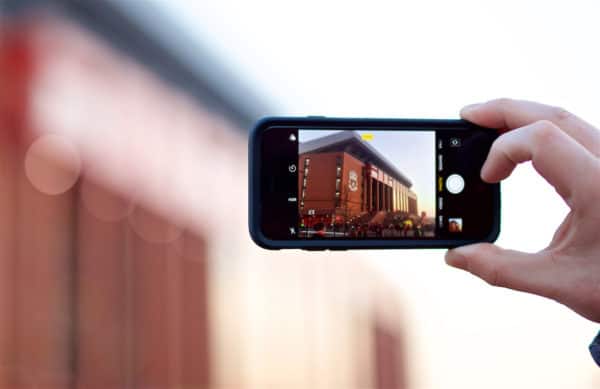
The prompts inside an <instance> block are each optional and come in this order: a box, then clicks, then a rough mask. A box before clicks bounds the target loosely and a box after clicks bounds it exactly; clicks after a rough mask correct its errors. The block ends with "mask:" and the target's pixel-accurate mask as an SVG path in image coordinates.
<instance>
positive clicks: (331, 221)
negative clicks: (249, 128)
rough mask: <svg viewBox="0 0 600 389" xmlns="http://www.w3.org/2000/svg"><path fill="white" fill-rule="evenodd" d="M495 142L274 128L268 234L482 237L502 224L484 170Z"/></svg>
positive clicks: (458, 134) (431, 130)
mask: <svg viewBox="0 0 600 389" xmlns="http://www.w3.org/2000/svg"><path fill="white" fill-rule="evenodd" d="M340 127H342V128H340ZM446 127H447V126H446ZM495 137H496V135H495V133H493V132H490V131H489V130H485V131H484V130H481V131H478V130H473V129H466V128H459V127H456V128H453V127H451V128H444V126H440V128H439V129H437V128H435V127H432V126H424V127H423V128H421V127H419V126H416V127H413V128H393V127H391V128H390V127H389V126H387V127H385V128H380V127H379V126H377V125H372V126H360V127H359V126H356V127H348V128H345V127H344V126H336V127H335V128H327V127H314V126H309V127H304V126H298V127H286V126H273V127H270V128H267V129H265V131H264V132H263V133H262V136H261V139H262V140H261V145H262V147H261V161H262V163H261V166H262V169H261V170H262V172H261V177H262V178H261V198H262V200H263V201H262V202H261V209H262V211H261V229H262V231H263V234H264V235H265V236H266V237H267V238H269V239H274V240H299V241H334V240H335V241H339V240H343V241H365V240H369V241H374V240H377V241H402V240H405V241H423V242H427V241H429V242H435V241H442V240H444V241H448V240H453V241H476V240H484V239H486V237H488V236H489V235H490V233H491V231H492V230H494V228H495V224H497V213H498V209H497V208H498V206H499V199H498V198H497V192H498V187H497V185H491V184H487V183H484V182H483V181H482V180H481V178H480V170H481V166H482V165H483V162H484V161H485V158H486V156H487V153H488V151H489V148H490V146H491V143H492V142H493V140H494V139H495ZM251 206H252V205H251ZM425 245H426V243H425V244H424V246H425ZM432 247H433V245H432Z"/></svg>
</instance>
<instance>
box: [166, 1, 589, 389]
mask: <svg viewBox="0 0 600 389" xmlns="http://www.w3.org/2000/svg"><path fill="white" fill-rule="evenodd" d="M154 1H156V2H159V3H161V4H162V5H163V6H164V7H167V8H169V9H170V10H171V11H172V12H173V13H174V15H175V16H176V17H177V18H178V20H179V21H180V22H181V25H182V26H186V27H187V28H188V30H189V32H190V34H192V35H193V36H194V37H196V38H197V39H198V40H199V41H200V42H202V43H204V44H206V45H208V47H209V48H210V49H211V50H213V51H214V53H215V54H216V55H217V56H219V57H220V58H222V59H223V61H224V62H225V63H227V64H228V65H229V66H230V67H231V69H232V70H233V71H234V72H236V73H237V74H239V75H240V76H241V77H242V78H243V79H244V80H245V81H246V82H247V83H248V84H249V86H251V87H252V88H254V89H255V90H257V91H258V92H259V93H262V94H263V95H264V96H265V98H267V100H268V101H270V102H271V103H272V105H273V106H274V108H275V109H276V111H275V112H273V113H274V114H286V115H291V114H295V115H308V114H311V115H319V114H322V115H327V116H355V117H365V116H367V117H427V118H454V117H457V115H458V110H459V108H460V107H461V106H462V105H464V104H466V103H471V102H477V101H481V100H486V99H490V98H495V97H502V96H508V97H518V98H527V99H531V100H537V101H541V102H546V103H550V104H555V105H561V106H564V107H566V108H568V109H569V110H571V111H573V112H575V113H577V114H579V115H580V116H582V117H584V118H586V119H587V120H589V121H591V122H592V123H595V124H596V125H600V105H599V102H600V48H599V47H600V44H599V42H600V23H599V22H598V17H599V16H600V2H598V1H597V0H571V1H568V2H567V1H552V0H539V1H538V0H536V1H525V0H502V1H494V2H491V1H487V2H485V1H467V0H456V1H431V0H419V1H390V2H382V1H370V2H355V1H348V0H346V1H326V0H304V1H301V2H288V1H281V0H279V1H267V0H255V1H241V0H240V1H231V0H219V1H216V0H215V1H208V0H203V1H187V0H169V1H168V2H167V1H166V0H154ZM182 44H185V42H182ZM199 61H201V59H199ZM502 193H503V204H502V206H503V209H502V218H503V221H502V233H501V235H500V239H499V241H498V243H499V244H500V245H502V246H505V247H511V248H514V249H519V250H525V251H533V250H538V249H541V248H542V247H544V246H545V245H546V244H547V243H548V242H549V240H550V238H551V236H552V233H553V231H554V229H555V228H556V227H557V226H558V224H559V223H560V221H561V219H562V218H563V217H564V215H565V214H566V212H567V208H566V207H565V205H564V204H563V202H562V201H561V200H560V199H559V198H558V196H557V195H556V193H555V192H554V190H553V189H552V188H550V187H549V186H548V185H547V184H546V182H545V181H544V180H543V179H541V178H539V177H538V176H537V175H536V174H535V172H534V171H533V169H532V168H531V166H530V165H525V166H522V167H519V168H518V169H517V170H516V172H515V173H514V175H513V176H512V177H511V178H509V179H508V180H507V181H506V182H505V183H504V184H503V186H502ZM307 255H309V254H307ZM314 255H319V254H314ZM364 256H365V260H367V261H369V262H370V263H372V264H373V266H375V267H377V268H379V269H381V270H382V271H383V272H384V273H385V274H386V275H387V277H389V279H390V280H392V281H393V282H395V283H396V285H397V286H398V289H399V291H400V293H401V295H402V298H403V300H404V301H405V305H406V311H407V313H408V314H407V320H408V321H409V324H410V327H411V328H410V329H411V334H412V336H411V337H410V338H409V339H408V342H409V343H408V347H409V354H410V356H411V359H410V362H411V374H412V376H411V378H412V381H411V382H412V384H413V387H415V388H432V389H433V388H461V389H464V388H488V389H492V388H507V387H510V388H546V389H551V388H581V389H587V388H590V389H591V388H597V387H600V376H599V374H600V373H599V372H598V371H599V369H597V368H595V367H594V365H593V362H592V361H591V359H590V357H589V354H588V351H587V344H588V343H589V341H590V340H591V338H592V337H593V335H594V333H595V331H596V330H597V329H598V326H597V325H595V324H593V323H590V322H588V321H586V320H585V319H583V318H580V317H578V316H577V315H575V314H574V313H572V312H570V311H568V310H567V309H566V308H564V307H562V306H560V305H558V304H555V303H552V302H550V301H546V300H544V299H542V298H538V297H535V296H527V295H525V294H521V293H516V292H511V291H507V290H503V289H494V288H491V287H488V286H487V285H485V284H484V283H483V282H481V281H479V280H477V279H475V278H473V277H470V276H469V275H468V274H464V273H461V272H459V271H457V270H453V269H449V268H448V267H447V266H446V265H445V264H444V262H443V251H438V250H420V251H385V252H383V251H380V252H373V251H371V252H366V253H365V254H364Z"/></svg>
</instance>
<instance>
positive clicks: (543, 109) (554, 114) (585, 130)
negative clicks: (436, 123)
mask: <svg viewBox="0 0 600 389" xmlns="http://www.w3.org/2000/svg"><path fill="white" fill-rule="evenodd" d="M460 114H461V117H462V118H464V119H465V120H468V121H470V122H473V123H475V124H479V125H481V126H484V127H491V128H497V129H503V130H513V129H515V128H519V127H523V126H526V125H528V124H531V123H534V122H537V121H540V120H548V121H551V122H552V123H554V124H555V125H556V126H558V127H559V128H560V129H562V130H563V131H564V132H565V133H567V134H568V135H569V136H570V137H572V138H573V139H575V141H577V143H579V144H580V145H582V146H583V147H585V148H586V149H587V150H588V151H589V152H590V153H592V154H593V155H595V156H596V157H600V131H598V129H596V128H595V127H594V126H592V125H591V124H589V123H587V122H586V121H584V120H583V119H581V118H579V117H577V116H575V115H573V114H572V113H570V112H568V111H566V110H565V109H563V108H559V107H552V106H549V105H544V104H540V103H535V102H532V101H525V100H513V99H496V100H491V101H488V102H487V103H483V104H473V105H469V106H466V107H465V108H463V109H462V110H461V112H460Z"/></svg>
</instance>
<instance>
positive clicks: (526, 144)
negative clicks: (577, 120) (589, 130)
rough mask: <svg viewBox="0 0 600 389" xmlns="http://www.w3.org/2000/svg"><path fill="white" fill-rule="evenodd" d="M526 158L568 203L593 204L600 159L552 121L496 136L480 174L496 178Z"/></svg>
mask: <svg viewBox="0 0 600 389" xmlns="http://www.w3.org/2000/svg"><path fill="white" fill-rule="evenodd" d="M525 161H532V162H533V167H534V168H535V169H536V170H537V171H538V173H540V174H541V175H542V176H543V177H544V178H545V179H546V180H547V181H548V182H549V183H550V184H551V185H552V186H554V187H555V188H556V191H557V192H558V193H559V194H560V195H561V196H562V197H563V198H564V199H565V201H566V202H567V204H569V206H571V207H572V206H573V205H584V204H594V205H595V201H596V200H597V195H595V193H597V190H596V189H595V185H597V182H598V178H599V177H600V160H599V159H598V158H596V157H594V156H593V155H592V154H591V153H589V152H588V151H587V150H586V149H585V148H583V147H582V146H581V145H580V144H578V143H577V142H576V141H575V140H574V139H572V138H571V137H569V136H568V135H567V134H565V133H564V132H563V131H561V129H560V128H558V127H557V126H556V125H554V124H553V123H552V122H549V121H547V120H541V121H538V122H535V123H533V124H530V125H528V126H524V127H521V128H519V129H516V130H515V131H510V132H508V133H506V134H503V135H502V136H500V137H499V138H498V139H496V141H495V142H494V143H493V145H492V148H491V150H490V153H489V155H488V157H487V160H486V161H485V163H484V165H483V168H482V169H481V177H482V178H483V180H484V181H487V182H498V181H500V180H503V179H505V178H506V177H508V176H509V175H510V173H511V172H512V171H513V169H514V168H515V166H516V165H517V164H519V163H521V162H525ZM594 197H595V198H594Z"/></svg>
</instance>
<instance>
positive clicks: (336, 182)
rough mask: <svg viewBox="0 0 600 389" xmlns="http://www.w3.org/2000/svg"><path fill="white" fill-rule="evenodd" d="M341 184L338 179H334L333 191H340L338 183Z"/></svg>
mask: <svg viewBox="0 0 600 389" xmlns="http://www.w3.org/2000/svg"><path fill="white" fill-rule="evenodd" d="M341 182H342V180H341V179H340V178H336V179H335V190H336V191H339V190H340V183H341Z"/></svg>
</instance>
